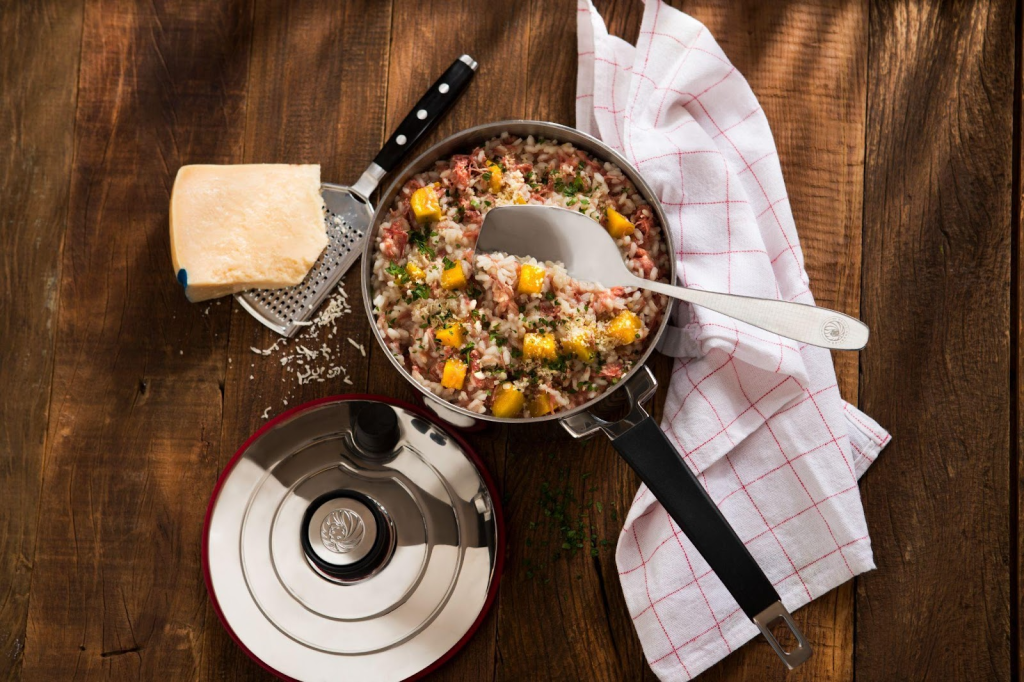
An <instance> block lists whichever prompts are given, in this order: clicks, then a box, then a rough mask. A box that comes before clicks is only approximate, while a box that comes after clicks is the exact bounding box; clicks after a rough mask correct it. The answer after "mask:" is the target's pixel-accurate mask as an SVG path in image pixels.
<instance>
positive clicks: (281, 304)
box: [235, 54, 477, 337]
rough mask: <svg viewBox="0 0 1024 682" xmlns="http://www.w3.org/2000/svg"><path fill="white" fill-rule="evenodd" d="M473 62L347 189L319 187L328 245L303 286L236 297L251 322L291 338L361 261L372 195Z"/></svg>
mask: <svg viewBox="0 0 1024 682" xmlns="http://www.w3.org/2000/svg"><path fill="white" fill-rule="evenodd" d="M476 67H477V63H476V61H475V60H474V59H473V58H472V57H470V56H469V55H466V54H464V55H462V56H461V57H459V58H458V59H456V60H455V62H454V63H453V64H452V65H451V66H449V67H448V70H447V71H445V72H444V73H443V74H441V77H440V78H438V79H437V81H436V82H435V83H434V84H433V85H432V86H430V90H428V91H427V93H426V94H425V95H423V97H421V98H420V101H419V102H417V103H416V106H415V107H414V108H413V110H412V111H410V112H409V114H408V115H407V116H406V117H405V119H403V120H402V122H401V123H400V124H399V126H398V128H397V129H396V130H395V132H394V133H392V135H391V137H390V138H388V141H387V142H385V143H384V147H383V148H382V149H381V150H380V153H378V154H377V158H375V159H374V160H373V163H371V164H370V167H369V168H367V169H366V170H365V171H364V172H363V174H362V176H361V177H360V178H359V181H358V182H356V184H354V185H352V186H351V187H345V186H343V185H333V184H330V183H323V184H322V185H321V186H320V194H321V195H322V196H323V199H324V205H325V206H326V207H327V212H326V215H325V218H324V221H325V222H326V223H327V238H328V244H327V248H326V249H324V252H323V253H322V254H320V258H319V259H318V260H317V262H316V263H314V265H313V267H312V269H310V271H309V274H307V275H306V279H304V280H303V281H302V283H301V284H297V285H295V286H293V287H288V288H286V289H250V290H249V291H243V292H242V293H240V294H236V295H235V298H236V299H237V300H238V302H239V303H240V304H241V306H242V307H243V308H245V310H247V311H248V312H249V313H250V314H251V315H252V316H253V317H255V318H256V319H257V320H259V321H260V322H262V323H263V324H264V325H266V326H267V327H270V328H271V329H273V330H274V331H275V332H277V333H278V334H281V335H282V336H285V337H291V336H294V335H295V333H296V332H297V331H298V330H299V329H301V328H302V327H303V326H305V325H304V323H305V322H306V321H307V320H309V318H311V317H312V316H313V313H315V312H316V310H317V308H319V307H320V304H321V303H322V302H323V300H324V299H325V298H327V296H328V294H330V293H331V292H332V291H333V290H334V287H335V286H336V285H337V284H338V281H339V280H340V279H341V277H342V276H343V275H344V274H345V273H346V272H347V271H348V269H349V268H350V267H352V264H353V263H355V261H356V259H357V258H358V257H359V253H360V251H361V249H362V243H363V239H365V238H366V232H367V230H368V229H369V228H370V225H371V224H372V223H373V213H374V208H373V204H371V203H370V194H371V193H372V192H373V190H375V189H376V188H377V184H378V183H379V182H380V181H381V178H383V177H384V175H385V174H387V173H389V172H390V171H392V170H393V169H394V168H395V167H396V166H397V165H398V164H399V162H400V161H401V160H402V159H404V158H405V156H406V154H408V152H409V150H410V149H411V148H412V147H413V145H415V144H416V141H417V140H418V139H419V138H420V137H421V136H422V135H423V134H424V133H426V132H427V131H428V130H430V129H431V128H432V127H434V124H435V123H437V121H438V120H440V118H441V116H442V115H443V114H444V113H445V112H447V111H448V109H450V108H451V106H452V105H453V104H454V103H455V100H456V99H457V98H458V96H459V94H460V93H461V92H462V91H463V90H465V88H466V86H467V85H469V81H470V80H471V79H472V78H473V74H474V73H475V72H476Z"/></svg>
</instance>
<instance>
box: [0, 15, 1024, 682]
mask: <svg viewBox="0 0 1024 682" xmlns="http://www.w3.org/2000/svg"><path fill="white" fill-rule="evenodd" d="M677 4H678V5H679V6H681V7H682V8H683V9H685V10H686V11H688V12H689V13H691V14H693V15H694V16H695V17H697V18H698V19H700V20H701V21H703V22H705V23H706V24H707V25H708V27H709V28H710V29H711V31H712V32H713V34H714V35H715V36H716V37H717V38H718V40H719V41H720V43H721V45H722V47H723V48H724V50H725V51H726V53H727V54H728V55H729V57H730V58H731V59H732V60H733V62H734V63H735V64H736V66H737V67H738V68H739V69H740V70H741V72H742V73H743V74H745V76H746V77H747V78H748V80H749V81H750V83H751V85H752V86H753V89H754V92H755V93H756V94H757V96H758V97H759V98H760V101H761V104H762V105H763V107H764V109H765V111H766V113H767V116H768V119H769V121H770V123H771V125H772V128H773V130H774V133H775V139H776V143H777V145H778V149H779V156H780V158H781V163H782V167H783V170H784V172H785V174H786V179H787V183H788V190H789V199H790V202H791V204H792V207H793V213H794V215H795V216H796V221H797V225H798V227H799V230H800V234H801V238H802V241H803V247H804V251H805V254H806V258H807V267H808V270H809V273H810V277H811V281H812V285H813V288H814V292H815V294H816V296H817V299H818V301H819V302H820V303H821V304H823V305H826V306H830V307H835V308H839V309H841V310H843V311H846V312H848V313H851V314H853V315H859V316H860V317H861V318H863V319H864V320H865V321H866V322H867V323H868V324H870V325H871V327H872V330H873V339H872V342H871V344H870V345H869V346H868V348H867V350H865V351H864V352H863V353H861V354H859V355H857V354H850V353H847V354H842V355H838V356H837V357H836V362H837V369H838V373H839V380H840V386H841V390H842V393H843V395H844V396H845V397H846V398H847V399H848V400H850V401H851V402H854V403H856V404H859V405H860V406H862V407H863V408H864V409H865V410H866V411H867V412H868V413H869V414H871V415H873V416H874V417H876V418H877V419H878V420H879V421H880V422H881V423H882V424H883V425H884V426H886V427H887V428H889V429H890V430H891V431H892V434H893V436H894V440H893V443H892V445H890V446H889V448H888V449H887V450H886V451H885V452H884V454H883V456H882V457H881V458H880V459H879V461H878V462H877V463H876V464H875V465H874V466H873V467H872V468H871V470H870V471H869V472H868V473H867V475H866V476H865V477H864V479H863V480H862V494H863V499H864V504H865V508H866V512H867V518H868V524H869V527H870V530H871V536H872V544H873V547H874V551H875V559H876V562H877V564H878V570H876V571H874V572H871V573H868V574H866V575H864V576H862V577H860V578H858V579H856V580H854V581H851V582H849V583H847V584H846V585H843V586H841V587H839V588H838V589H836V590H834V591H832V592H831V593H829V594H827V595H825V596H823V597H822V598H820V599H818V600H817V601H815V602H814V603H813V604H812V605H810V606H808V607H806V608H804V609H802V610H800V611H799V612H798V614H797V619H798V621H799V622H800V623H802V624H803V625H804V629H805V632H806V633H807V635H808V636H809V638H810V639H811V641H812V642H813V643H814V646H815V648H816V655H815V657H814V658H813V659H812V660H811V661H810V662H809V663H808V664H807V665H805V666H804V667H803V668H801V669H800V670H798V671H797V672H795V673H791V674H786V673H785V672H784V671H783V670H782V667H781V665H780V664H779V662H778V661H777V660H776V658H775V656H774V655H773V654H772V653H771V652H770V650H769V648H768V647H767V645H766V644H765V643H764V642H763V641H756V642H754V643H752V644H750V645H748V646H745V647H743V648H742V650H740V651H738V652H736V653H734V654H733V655H732V656H730V657H729V658H728V659H726V660H725V661H724V662H723V663H721V664H720V665H718V666H717V667H715V668H714V669H712V670H711V671H709V672H708V673H706V674H705V675H704V676H703V677H702V679H706V680H719V679H737V680H755V679H756V680H764V679H773V680H781V679H786V680H850V679H853V678H859V679H864V680H897V679H900V680H901V679H962V680H1009V679H1018V678H1019V675H1020V656H1019V654H1020V601H1019V599H1020V590H1019V581H1020V566H1021V561H1020V557H1021V545H1020V532H1019V529H1020V527H1021V523H1022V518H1021V509H1020V505H1019V501H1018V491H1019V481H1020V475H1021V468H1020V467H1021V441H1020V438H1019V434H1020V433H1021V429H1020V423H1021V422H1020V420H1021V411H1020V409H1019V407H1018V406H1019V404H1020V400H1021V382H1020V379H1019V377H1020V371H1021V369H1024V368H1022V366H1021V354H1020V352H1019V328H1020V321H1021V312H1022V311H1021V305H1022V303H1021V301H1022V299H1021V296H1020V278H1019V275H1018V271H1019V264H1020V243H1021V240H1020V234H1021V220H1020V216H1021V213H1020V203H1019V200H1020V195H1021V192H1020V189H1021V172H1020V171H1021V163H1022V156H1021V145H1020V139H1021V135H1020V133H1021V126H1022V119H1021V106H1020V104H1021V85H1022V79H1021V54H1022V40H1024V35H1022V30H1021V25H1022V2H1021V0H1017V2H1016V4H1014V3H1011V2H998V1H996V0H991V1H989V0H978V1H977V2H973V3H972V2H956V1H951V2H948V3H943V4H942V6H941V7H938V6H937V5H938V3H928V2H918V1H916V0H892V1H889V0H853V1H840V0H835V1H832V0H798V1H797V0H794V1H792V2H780V3H770V4H769V3H760V2H757V1H756V0H745V1H743V2H733V1H732V0H694V1H692V2H691V1H686V2H682V3H677ZM933 4H934V5H936V6H935V7H931V5H933ZM598 5H599V9H600V10H601V11H602V12H603V13H604V15H605V17H606V19H607V20H608V22H609V27H610V29H611V31H612V32H613V33H616V34H618V35H621V36H623V37H625V38H626V39H628V40H635V39H636V36H637V33H638V31H639V23H640V15H641V13H642V5H641V3H640V2H639V1H638V0H618V1H616V2H610V1H605V2H599V3H598ZM574 7H575V1H574V0H558V1H557V2H542V1H541V0H532V1H530V2H505V3H493V2H486V0H479V1H476V0H459V1H456V2H445V1H444V0H390V1H387V2H385V1H375V0H362V1H353V2H346V3H337V2H329V1H327V0H319V1H316V0H310V1H305V2H286V1H285V0H193V1H192V2H188V3H163V2H155V3H149V2H146V3H136V2H132V1H131V0H89V1H88V2H85V1H84V0H39V1H38V2H30V1H29V0H24V1H19V0H9V1H7V2H4V3H3V4H2V5H0V93H2V105H0V352H2V355H0V677H3V678H6V679H22V678H23V679H26V680H46V681H49V680H72V679H76V680H77V679H98V678H100V677H110V678H113V679H119V680H127V679H147V680H149V679H161V680H180V679H204V680H207V679H209V680H215V679H216V680H220V679H232V680H236V679H237V680H257V679H267V678H268V675H267V673H265V672H263V671H262V670H261V669H260V668H259V667H257V666H256V665H255V664H254V663H252V662H251V661H249V660H248V659H247V658H246V657H245V655H244V654H243V653H242V652H241V651H240V650H239V649H238V648H237V647H236V646H235V645H234V644H233V643H232V642H231V640H230V639H229V637H228V635H227V634H226V633H225V631H224V630H223V628H222V627H221V626H220V623H219V622H218V621H217V617H216V616H215V614H214V612H213V610H212V608H211V606H210V602H209V600H208V598H207V595H206V591H205V588H204V586H203V580H202V573H201V568H200V563H201V556H200V538H201V533H202V524H203V515H204V513H205V510H206V502H207V499H208V497H209V495H210V492H211V490H212V488H213V485H214V482H215V480H216V478H217V475H218V473H219V471H220V470H221V468H222V467H223V466H224V465H225V463H226V462H227V461H228V459H229V458H230V457H231V455H232V453H233V452H234V451H235V449H236V448H237V447H238V446H239V445H240V444H241V443H242V441H243V440H244V439H245V437H246V436H247V435H248V434H249V433H251V432H252V431H253V430H255V429H256V428H257V427H258V426H259V425H260V424H261V423H262V420H261V414H262V413H263V412H264V409H265V408H266V407H268V406H270V407H271V413H276V412H279V411H281V410H282V409H284V405H283V401H284V400H285V399H286V398H287V399H288V400H289V404H290V405H295V404H297V403H298V402H301V401H305V400H309V399H313V398H318V397H321V396H325V395H330V394H336V393H342V392H346V391H369V392H374V393H380V394H385V395H391V396H395V397H399V398H406V399H408V398H410V397H412V391H411V389H410V388H409V387H408V386H406V385H405V384H404V383H403V381H402V380H401V379H400V378H399V377H398V376H397V374H396V373H395V372H394V371H393V370H392V369H391V368H390V367H389V365H388V362H387V360H386V359H384V358H383V356H382V355H381V353H380V352H379V350H378V348H377V347H376V343H375V341H374V340H373V338H372V336H371V335H370V332H369V327H368V324H367V321H366V320H365V317H364V316H363V314H362V313H361V311H360V310H359V309H358V308H357V309H355V310H354V312H353V313H352V314H350V315H349V316H347V317H345V318H343V320H342V322H343V324H344V330H345V335H350V336H352V338H353V339H355V340H356V341H358V342H360V343H363V344H365V345H366V347H367V349H369V357H368V358H363V357H362V356H361V355H360V354H359V352H358V351H357V350H356V349H355V348H354V347H353V346H351V345H349V344H348V343H347V342H342V343H340V344H339V343H336V341H333V340H332V341H331V343H334V344H335V345H336V347H337V350H338V352H339V353H340V354H341V356H342V364H344V365H345V366H346V368H347V370H348V373H349V376H350V377H351V379H352V382H353V384H354V385H353V386H351V387H349V386H347V385H344V384H342V383H341V382H340V380H335V381H333V382H328V383H324V384H312V385H304V386H297V385H295V381H294V377H293V376H292V375H288V374H286V373H284V372H283V370H282V368H281V367H280V366H279V363H277V362H267V361H266V360H265V359H264V358H262V357H261V356H256V355H254V354H253V353H252V352H251V351H250V347H251V346H256V347H266V346H268V345H270V344H271V343H272V341H273V338H272V335H271V333H269V332H268V331H266V330H265V329H263V328H262V327H261V326H260V325H259V324H258V323H256V322H255V321H254V320H253V319H251V318H250V317H249V316H248V315H246V314H244V313H241V312H240V311H239V310H238V309H237V306H236V305H233V304H231V303H230V302H229V301H227V300H225V301H223V302H222V303H220V304H219V305H212V306H206V305H193V304H190V303H188V302H187V301H186V300H185V297H184V296H183V295H182V292H181V290H180V288H179V287H178V286H177V285H176V283H175V281H174V276H173V273H172V272H171V265H170V257H169V249H168V239H167V206H168V197H169V193H170V189H171V184H172V182H173V179H174V175H175V172H176V171H177V169H178V167H179V166H181V165H182V164H187V163H241V162H282V161H284V162H311V163H319V164H321V165H322V167H323V177H324V178H325V179H337V180H339V181H348V182H351V181H354V180H355V179H356V178H357V177H358V175H359V173H360V172H361V171H362V169H363V168H364V166H365V165H366V164H367V162H368V161H369V160H370V159H371V158H372V157H373V155H374V154H375V152H376V150H377V148H378V147H379V145H380V144H381V143H382V142H383V140H384V137H385V134H386V133H388V132H389V131H391V130H392V129H393V128H394V127H395V125H396V124H397V122H398V121H399V120H400V119H401V117H402V116H403V115H404V114H405V112H406V111H407V109H408V108H409V107H410V106H411V105H412V104H413V102H414V101H415V100H416V99H417V98H418V97H419V95H420V94H421V92H422V90H423V89H424V88H425V86H426V85H427V84H429V83H430V82H432V80H433V79H434V78H435V77H436V76H437V75H438V74H439V73H440V72H441V71H442V70H443V69H444V68H445V67H446V66H447V65H448V64H449V63H450V62H451V61H452V59H453V58H454V57H456V56H458V55H459V54H461V53H462V52H468V53H470V54H472V55H473V56H474V57H476V58H477V59H478V60H479V61H480V64H481V67H480V71H479V73H478V75H477V77H476V79H475V81H474V83H473V84H472V86H471V88H470V90H469V91H468V93H467V94H466V96H465V97H464V98H463V99H462V100H461V102H460V103H459V104H458V105H457V107H456V108H455V109H454V111H453V112H452V113H451V114H450V115H449V116H448V117H447V118H445V119H444V120H443V122H442V123H441V125H440V127H439V129H438V130H437V131H435V132H434V134H433V135H431V139H437V138H439V137H440V136H443V135H447V134H450V133H452V132H454V131H457V130H460V129H462V128H464V127H467V126H469V125H473V124H477V123H482V122H486V121H491V120H498V119H502V118H521V117H522V118H540V119H548V120H552V121H557V122H561V123H567V124H572V123H573V118H574V116H573V107H574V99H575V98H574V94H575V93H574V89H575V72H576V36H575V12H574ZM358 284H359V280H358V273H357V272H350V273H349V274H348V276H347V277H346V279H345V284H344V286H345V288H346V290H347V291H348V292H349V294H350V295H351V296H353V297H358V295H359V294H358V291H359V286H358ZM667 366H668V363H667V361H666V360H664V359H661V360H659V361H658V370H659V373H660V374H661V377H662V379H664V378H665V377H666V372H665V370H666V369H667ZM250 375H251V376H252V378H250ZM282 379H285V381H282ZM659 403H660V396H659ZM471 438H472V441H473V443H474V444H475V445H476V447H477V448H478V449H479V451H480V452H481V453H482V455H483V457H484V459H485V461H486V463H487V465H488V467H489V468H490V471H491V472H492V473H493V474H494V476H495V477H496V479H497V482H498V486H499V488H500V489H501V493H502V496H503V498H504V500H505V513H506V518H507V523H508V531H509V544H508V552H507V558H508V561H507V573H506V575H505V577H504V580H503V581H502V583H501V588H500V592H499V597H498V600H497V602H496V604H495V607H494V608H493V609H492V610H491V612H490V614H489V615H488V616H487V618H486V620H485V621H484V624H483V626H482V628H481V629H480V631H479V632H478V633H477V634H476V636H475V637H474V638H473V639H472V641H471V642H470V644H469V645H468V646H467V647H466V648H465V649H464V650H463V651H462V652H461V653H459V654H458V655H457V656H456V657H455V658H454V659H453V660H452V661H451V662H449V663H448V664H447V665H445V666H444V667H443V668H442V669H441V670H440V671H439V672H438V673H436V674H435V675H433V676H432V677H431V679H435V680H482V679H498V680H538V679H554V680H583V679H586V680H615V681H618V680H640V679H645V680H649V679H653V675H652V674H651V672H650V671H649V669H648V668H647V665H646V663H645V662H644V658H643V654H642V651H641V648H640V644H639V641H638V640H637V638H636V635H635V633H634V630H633V627H632V624H631V620H630V616H629V614H628V613H627V610H626V607H625V604H624V602H623V598H622V595H621V592H620V589H619V585H618V579H617V573H616V569H615V564H614V560H613V547H611V546H609V547H603V548H602V549H601V550H600V552H599V553H598V556H597V557H591V556H589V555H588V556H582V555H578V556H575V557H562V558H560V559H559V560H557V561H556V560H554V559H553V558H552V559H551V560H550V561H548V562H546V563H547V565H546V566H545V567H544V568H543V569H539V568H537V565H538V563H537V562H538V559H536V558H534V559H531V557H538V556H543V555H544V553H546V552H547V549H545V547H546V544H545V543H550V542H552V541H553V540H552V538H551V537H550V536H548V535H546V534H545V531H544V529H543V524H540V526H539V527H535V528H534V529H532V530H531V528H530V524H531V522H533V523H534V524H535V525H537V522H538V521H543V519H544V509H545V508H548V507H550V505H551V504H552V503H551V501H550V500H544V499H542V494H541V492H540V491H541V489H542V485H543V484H544V483H545V482H547V483H549V485H550V486H551V488H549V489H568V490H569V491H570V492H571V493H572V495H574V496H575V497H576V498H577V499H578V500H579V504H581V505H582V504H585V503H586V501H587V500H590V501H595V500H596V501H603V505H602V507H603V508H604V510H605V511H604V512H603V513H598V512H596V511H595V508H591V509H589V510H588V511H587V514H589V517H588V518H590V520H591V522H592V523H593V524H594V525H595V527H596V528H597V533H598V534H599V535H600V537H601V538H605V539H610V540H612V541H614V539H615V537H616V534H617V531H618V528H619V525H620V523H621V513H622V512H623V511H624V510H625V509H627V508H628V505H629V502H630V500H631V498H632V496H633V493H634V491H635V489H636V485H637V481H636V479H635V478H634V477H633V475H632V474H631V473H630V471H629V470H628V468H627V466H626V465H625V464H624V463H622V462H621V461H620V460H619V459H618V457H616V455H615V454H614V452H613V451H612V449H611V447H610V446H609V444H608V442H607V441H606V440H605V439H600V438H599V439H594V440H591V441H588V442H584V443H574V442H572V441H571V440H570V439H569V438H568V437H566V436H565V435H564V434H562V433H561V432H560V429H559V427H557V426H547V427H544V428H536V429H529V430H527V429H518V430H514V431H510V430H507V429H505V428H492V429H490V430H487V431H485V432H482V433H478V434H473V435H472V436H471ZM552 455H555V456H552ZM555 540H556V541H557V538H555ZM538 552H539V554H538ZM527 561H533V562H534V563H532V564H527V563H526V562H527ZM531 566H532V567H533V568H531Z"/></svg>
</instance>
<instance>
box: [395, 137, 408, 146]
mask: <svg viewBox="0 0 1024 682" xmlns="http://www.w3.org/2000/svg"><path fill="white" fill-rule="evenodd" d="M405 141H406V137H405V135H399V136H398V137H396V138H395V142H397V143H398V144H405Z"/></svg>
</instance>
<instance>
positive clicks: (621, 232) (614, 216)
mask: <svg viewBox="0 0 1024 682" xmlns="http://www.w3.org/2000/svg"><path fill="white" fill-rule="evenodd" d="M606 216H607V223H608V225H607V229H608V234H610V235H611V236H613V237H615V238H616V239H619V238H620V237H625V236H626V235H627V234H633V229H634V228H633V223H631V222H629V221H628V220H626V216H624V215H622V214H621V213H619V212H618V211H616V210H615V209H614V208H610V207H609V209H608V211H607V213H606Z"/></svg>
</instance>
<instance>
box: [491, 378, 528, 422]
mask: <svg viewBox="0 0 1024 682" xmlns="http://www.w3.org/2000/svg"><path fill="white" fill-rule="evenodd" d="M524 403H526V396H524V395H523V392H522V391H520V390H519V389H518V388H515V387H514V386H512V384H505V385H504V386H502V387H501V388H499V389H498V390H497V391H495V393H494V401H493V402H492V403H491V413H492V414H493V415H494V416H495V417H504V418H507V417H518V416H519V415H520V414H521V413H522V411H523V404H524Z"/></svg>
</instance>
